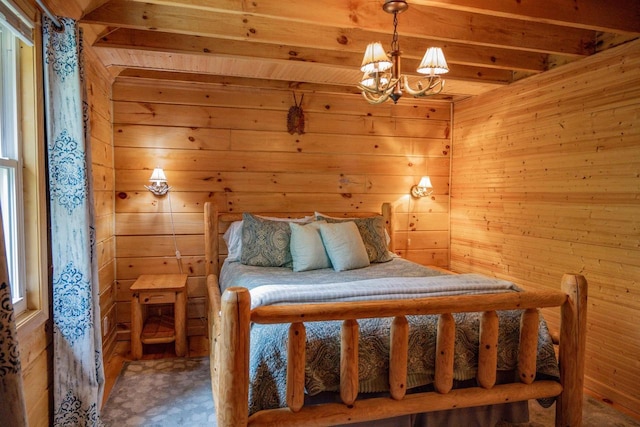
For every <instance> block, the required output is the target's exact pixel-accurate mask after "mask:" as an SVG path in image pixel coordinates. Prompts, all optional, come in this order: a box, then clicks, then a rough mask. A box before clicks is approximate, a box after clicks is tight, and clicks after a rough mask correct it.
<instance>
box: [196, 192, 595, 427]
mask: <svg viewBox="0 0 640 427" xmlns="http://www.w3.org/2000/svg"><path fill="white" fill-rule="evenodd" d="M204 214H205V218H204V220H205V252H206V272H207V290H208V301H207V305H208V307H207V312H208V317H209V319H208V326H209V339H210V357H211V378H212V381H211V382H212V391H213V399H214V402H215V407H216V412H217V418H218V426H219V427H238V426H247V425H251V426H267V425H278V426H295V425H305V426H326V425H335V424H348V423H355V422H362V421H371V420H377V419H383V418H389V417H393V416H400V415H406V414H413V413H419V412H431V411H439V410H447V409H453V408H463V407H473V406H480V405H489V404H497V403H506V402H515V401H523V400H529V399H536V398H543V397H552V396H557V401H556V426H571V427H579V426H580V425H581V424H582V392H583V382H584V379H583V375H584V354H585V333H586V308H587V283H586V280H585V278H584V277H583V276H581V275H576V274H565V275H564V276H563V277H562V283H561V290H560V291H536V292H520V293H508V294H492V295H482V298H478V296H476V295H469V296H455V297H430V298H422V299H410V300H389V301H367V302H360V303H354V302H349V303H331V304H304V305H302V304H298V305H287V306H267V307H258V308H256V309H254V310H250V295H249V291H248V290H247V289H245V288H240V287H233V288H229V289H227V291H225V292H224V294H223V295H220V288H219V287H218V272H219V265H220V261H221V259H222V258H223V257H224V254H223V253H222V252H223V250H220V248H224V241H223V240H222V234H223V233H224V230H225V229H226V226H228V224H230V223H231V222H232V221H237V220H240V219H242V216H241V214H239V213H226V212H218V210H217V208H216V206H215V205H213V204H211V203H207V204H206V205H205V210H204ZM305 214H306V215H308V214H309V213H302V214H300V213H288V214H282V213H280V214H268V215H270V216H282V217H299V216H304V215H305ZM372 214H373V213H368V214H366V213H356V214H353V213H349V214H343V215H344V216H349V217H353V216H368V215H372ZM382 214H383V216H384V217H385V220H386V225H387V231H388V232H389V235H390V236H392V241H391V243H390V248H391V249H393V233H392V230H391V228H392V227H391V225H392V223H393V221H392V220H393V218H392V209H391V206H390V205H389V204H387V203H385V204H384V205H383V206H382ZM545 307H560V320H561V327H560V334H559V337H560V338H559V350H558V351H559V365H560V383H558V382H555V381H548V380H542V381H534V378H535V372H536V351H537V337H538V332H537V331H538V309H540V308H545ZM511 309H523V310H524V312H523V316H522V319H521V332H520V345H519V354H518V375H519V377H520V380H521V381H520V383H511V384H496V359H497V337H498V320H497V315H496V311H498V310H511ZM463 312H482V317H481V325H480V347H479V356H478V373H477V382H478V386H476V387H471V388H464V389H452V384H453V359H454V343H455V322H454V320H453V316H452V313H463ZM426 314H433V315H439V320H438V328H437V339H436V349H437V350H436V366H435V380H434V389H435V391H432V392H423V393H413V394H406V389H405V387H404V384H405V382H406V375H407V351H408V325H407V320H406V316H408V315H426ZM371 317H393V318H394V320H393V323H392V327H391V334H390V340H391V346H390V356H389V357H390V364H389V365H390V369H389V384H390V396H389V397H376V398H370V399H361V400H356V399H357V396H358V336H359V334H358V323H357V319H365V318H371ZM327 320H340V321H342V322H343V325H342V333H341V358H340V397H341V400H342V402H343V403H326V404H319V405H312V406H304V370H305V326H304V323H305V322H316V321H327ZM252 322H255V323H261V324H276V323H289V324H290V329H289V344H288V356H287V359H288V360H287V364H288V366H287V406H288V407H287V408H280V409H271V410H263V411H259V412H257V413H255V414H252V415H251V416H249V415H248V413H249V410H248V390H249V346H250V342H249V341H250V335H249V329H250V324H251V323H252Z"/></svg>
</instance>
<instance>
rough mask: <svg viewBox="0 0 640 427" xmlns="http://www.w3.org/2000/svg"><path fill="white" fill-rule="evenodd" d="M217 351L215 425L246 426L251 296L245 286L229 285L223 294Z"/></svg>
mask: <svg viewBox="0 0 640 427" xmlns="http://www.w3.org/2000/svg"><path fill="white" fill-rule="evenodd" d="M221 317H222V318H221V324H220V327H221V329H222V330H223V331H224V333H223V334H221V336H220V341H219V343H218V345H219V346H220V351H219V352H218V357H219V366H220V371H219V372H218V376H219V381H218V390H224V392H222V393H219V394H218V400H219V402H218V410H219V412H218V425H219V426H220V427H236V426H244V425H247V422H248V416H249V328H250V323H251V321H250V317H251V296H250V294H249V291H248V290H247V289H246V288H239V287H231V288H228V289H227V290H226V291H225V292H224V294H222V313H221Z"/></svg>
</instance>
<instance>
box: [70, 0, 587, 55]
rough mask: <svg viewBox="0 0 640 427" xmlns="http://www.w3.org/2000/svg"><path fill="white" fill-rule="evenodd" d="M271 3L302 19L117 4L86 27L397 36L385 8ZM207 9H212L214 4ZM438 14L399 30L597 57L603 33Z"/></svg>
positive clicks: (337, 41) (417, 15)
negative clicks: (597, 44) (597, 36)
mask: <svg viewBox="0 0 640 427" xmlns="http://www.w3.org/2000/svg"><path fill="white" fill-rule="evenodd" d="M265 2H266V3H267V4H270V5H272V4H282V3H286V5H288V7H286V8H285V7H284V6H282V5H281V6H280V7H281V8H283V9H284V10H285V11H289V12H288V13H289V14H290V15H293V14H295V15H294V16H289V17H287V16H288V15H284V16H265V15H263V14H251V13H247V12H245V11H244V10H242V9H240V10H237V9H233V10H232V12H231V13H230V12H228V11H224V12H223V11H219V10H212V9H210V8H207V7H204V8H198V7H196V5H195V4H194V6H193V7H182V8H181V7H176V6H165V5H159V4H149V3H139V2H136V1H133V2H132V1H126V0H112V1H110V2H109V3H106V4H104V5H102V6H101V7H98V8H97V9H95V10H93V11H92V12H90V13H88V14H87V15H85V17H84V18H83V20H82V21H83V22H87V23H97V24H104V25H111V26H120V27H127V28H137V29H148V30H159V31H166V32H175V33H182V34H193V35H204V36H217V37H228V38H234V39H240V40H253V41H256V42H264V41H269V42H276V43H284V44H287V43H288V41H290V40H296V41H297V43H298V44H301V45H308V46H313V45H315V44H316V43H317V41H318V39H319V40H325V42H327V43H330V46H326V48H329V49H344V48H345V46H347V45H349V46H351V48H354V49H356V50H359V51H362V50H364V47H365V46H366V44H367V43H368V42H370V41H371V40H376V39H380V38H384V37H382V35H381V34H383V35H384V36H385V37H386V38H390V32H391V27H392V26H391V17H390V16H389V15H388V14H386V13H384V12H382V11H381V10H378V11H377V12H374V11H373V10H372V7H371V3H372V2H370V1H365V0H361V1H355V0H354V1H353V2H344V1H343V0H328V1H327V2H324V1H323V2H322V3H315V2H314V3H312V4H311V5H309V6H308V7H307V6H305V7H291V4H290V3H287V2H282V1H277V2H274V1H269V0H265ZM198 3H200V2H198ZM203 3H205V5H206V4H208V3H209V2H203ZM230 3H238V4H240V2H231V1H228V0H227V1H226V2H222V5H223V6H224V5H228V4H230ZM242 3H243V4H244V2H242ZM247 3H251V4H254V3H252V2H247ZM255 3H257V4H264V3H263V2H255ZM325 3H327V4H325ZM354 5H362V7H361V8H360V7H354ZM367 5H369V6H367ZM256 7H258V6H256ZM339 8H342V9H341V10H342V13H336V14H335V15H334V14H333V13H332V14H331V15H329V18H330V16H334V17H333V18H330V20H329V21H325V20H322V19H321V18H322V17H324V16H326V10H336V9H339ZM374 9H375V8H374ZM434 10H436V9H434V8H431V7H424V6H414V7H412V8H410V10H409V11H408V12H406V13H403V14H402V15H401V17H400V21H401V22H400V24H399V27H398V30H399V32H400V34H401V38H402V36H403V35H404V36H413V37H421V38H423V37H428V38H430V39H434V40H439V41H441V42H454V43H468V44H472V45H482V46H496V47H502V48H513V49H522V50H529V51H536V52H544V53H554V54H563V55H577V56H580V55H588V54H591V53H593V51H594V49H595V32H592V31H586V30H582V29H573V28H563V27H559V26H556V25H548V24H540V23H531V22H526V21H521V20H513V19H505V18H495V17H491V16H487V15H478V14H472V13H469V12H464V11H449V13H447V14H446V16H445V15H443V14H437V13H434ZM241 12H243V13H241ZM299 15H305V16H304V17H300V16H299ZM303 18H304V19H303ZM345 19H348V20H349V21H350V22H351V25H349V26H347V25H342V24H343V23H344V21H345ZM425 23H428V25H425ZM356 24H357V25H356ZM401 42H402V40H401Z"/></svg>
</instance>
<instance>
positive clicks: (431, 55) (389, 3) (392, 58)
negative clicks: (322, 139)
mask: <svg viewBox="0 0 640 427" xmlns="http://www.w3.org/2000/svg"><path fill="white" fill-rule="evenodd" d="M408 7H409V5H408V4H407V2H406V1H404V0H385V2H384V5H383V6H382V9H383V10H384V11H385V12H387V13H392V14H393V39H392V41H391V51H390V52H389V53H387V52H385V50H384V48H383V47H382V44H381V43H380V42H375V43H369V45H368V46H367V49H366V50H365V53H364V57H363V58H362V65H361V67H360V70H361V71H362V72H363V76H362V80H361V81H360V83H359V84H358V88H359V89H360V90H361V91H362V96H364V98H365V99H366V100H367V101H368V102H369V103H371V104H381V103H383V102H385V101H387V100H388V99H391V100H393V102H394V103H396V102H398V99H400V97H401V96H402V94H403V91H404V92H407V93H408V94H409V95H412V96H414V97H423V96H432V95H437V94H439V93H440V92H442V89H443V87H444V79H442V77H441V76H442V75H443V74H446V73H447V72H449V67H448V65H447V61H446V59H445V57H444V53H443V52H442V49H441V48H439V47H430V48H428V49H427V51H426V52H425V54H424V56H423V58H422V61H421V62H420V65H419V66H418V68H417V69H416V72H418V73H419V74H421V75H422V76H421V77H420V80H418V82H417V85H416V86H417V87H416V88H413V87H411V85H410V84H409V78H408V77H407V76H406V75H403V74H402V72H401V68H400V56H401V52H400V43H399V42H398V13H401V12H404V11H405V10H407V8H408Z"/></svg>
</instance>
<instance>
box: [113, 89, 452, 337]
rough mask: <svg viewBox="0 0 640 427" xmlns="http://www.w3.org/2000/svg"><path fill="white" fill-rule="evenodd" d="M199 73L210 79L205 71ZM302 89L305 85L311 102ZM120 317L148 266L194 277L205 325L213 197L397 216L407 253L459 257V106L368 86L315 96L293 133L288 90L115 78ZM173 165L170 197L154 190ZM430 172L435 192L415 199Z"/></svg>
mask: <svg viewBox="0 0 640 427" xmlns="http://www.w3.org/2000/svg"><path fill="white" fill-rule="evenodd" d="M202 80H206V78H203V79H202ZM301 96H302V93H297V99H298V100H300V98H301ZM113 100H114V145H115V169H116V230H115V233H116V266H117V268H116V271H117V282H118V294H117V300H118V303H117V307H118V325H119V327H120V330H121V333H120V334H119V335H120V337H121V338H122V339H128V338H129V323H130V306H129V303H130V299H131V293H130V292H129V287H130V286H131V284H132V283H133V281H134V280H135V279H136V278H137V277H138V276H139V275H140V274H143V273H154V272H157V273H161V272H166V273H170V272H171V273H176V272H179V266H178V261H177V260H176V258H175V256H174V253H175V248H174V241H173V239H172V236H171V234H172V221H171V212H173V226H174V228H175V233H176V240H175V246H177V247H178V249H179V251H180V252H181V256H182V259H181V263H182V267H183V271H184V272H186V273H188V274H189V281H188V293H189V309H188V317H189V334H190V335H194V334H202V333H204V327H205V323H204V319H203V318H204V316H205V312H204V298H205V283H204V276H203V275H204V265H203V261H204V258H203V256H204V242H203V230H204V228H203V213H202V212H203V204H204V203H205V202H206V201H210V200H213V198H214V193H215V194H217V195H218V197H219V198H220V199H222V200H224V203H225V206H226V207H227V209H228V210H230V211H236V212H242V211H256V210H259V211H270V212H278V211H287V210H289V211H309V212H313V211H314V210H318V211H333V212H336V211H348V210H352V211H358V210H360V211H379V209H380V206H381V204H382V202H385V201H390V202H393V203H394V204H395V205H396V206H397V209H398V211H399V215H398V218H397V221H396V228H397V230H398V241H397V246H396V249H397V251H398V252H399V253H402V254H404V255H406V256H407V257H408V258H410V259H414V260H416V261H419V262H423V263H425V264H435V265H440V266H446V265H448V238H449V237H448V236H449V234H448V233H449V218H448V217H449V214H448V211H449V197H448V192H449V190H448V186H449V163H450V161H449V157H450V154H449V152H450V149H449V147H450V139H449V135H450V104H449V103H448V102H442V101H440V102H438V101H430V102H425V101H420V102H417V103H416V102H410V101H408V100H407V101H406V102H401V103H399V104H398V105H396V106H391V105H383V106H377V107H374V106H370V105H369V104H367V103H366V102H365V101H364V100H363V99H362V98H361V97H360V96H359V95H358V96H356V95H343V96H338V95H329V94H322V93H313V92H308V93H305V94H304V100H303V103H302V107H303V109H304V111H305V118H306V133H304V134H303V135H298V134H294V135H291V134H289V133H288V132H287V112H288V109H289V107H291V106H292V105H293V104H294V99H293V93H292V92H291V91H288V90H286V91H283V90H275V89H269V88H262V89H255V88H253V89H250V88H242V87H233V86H222V85H217V84H213V83H207V82H205V81H200V82H194V81H192V82H181V81H168V80H164V81H161V80H155V79H153V78H136V77H118V78H117V79H116V82H115V84H114V87H113ZM156 166H160V167H162V168H164V170H165V173H166V175H167V178H168V181H169V185H170V186H171V187H172V190H171V192H170V193H169V196H170V198H169V197H163V198H158V197H155V196H153V195H152V194H151V193H149V192H148V191H146V190H145V189H144V187H143V185H146V184H148V183H149V182H148V179H149V176H150V174H151V169H153V168H154V167H156ZM425 173H428V174H429V175H431V177H432V181H433V184H434V186H435V194H434V195H433V197H431V198H428V199H422V200H420V201H414V200H410V197H409V196H408V192H409V189H410V187H411V185H413V184H417V182H418V180H419V179H420V176H421V175H423V174H425Z"/></svg>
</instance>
